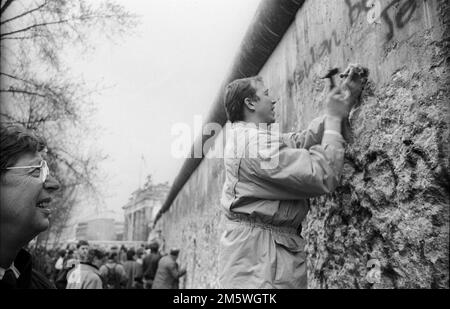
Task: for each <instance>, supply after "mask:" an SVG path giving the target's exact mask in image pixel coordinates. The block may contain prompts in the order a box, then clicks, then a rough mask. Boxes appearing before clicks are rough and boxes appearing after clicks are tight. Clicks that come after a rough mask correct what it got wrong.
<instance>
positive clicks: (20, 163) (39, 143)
mask: <svg viewBox="0 0 450 309" xmlns="http://www.w3.org/2000/svg"><path fill="white" fill-rule="evenodd" d="M45 149H46V148H45V141H44V140H43V139H42V138H40V137H38V136H37V135H36V134H35V133H34V132H31V131H29V130H27V129H25V128H24V127H22V126H3V125H1V126H0V214H1V215H0V289H51V288H55V286H54V285H53V284H52V283H51V282H50V281H49V280H48V279H47V278H45V277H44V276H43V275H42V274H41V273H39V272H37V271H36V270H34V269H33V267H32V257H31V255H30V253H28V252H27V251H26V250H25V249H23V248H24V247H26V246H27V244H28V243H29V242H30V241H31V240H32V239H33V238H35V237H36V236H37V235H39V233H41V232H43V231H45V230H46V229H47V228H48V227H49V217H50V214H51V212H52V206H53V205H52V199H53V197H54V193H55V192H56V191H57V190H58V189H59V183H58V181H57V180H56V179H55V178H54V177H53V176H52V175H51V174H50V171H49V167H48V165H47V161H45Z"/></svg>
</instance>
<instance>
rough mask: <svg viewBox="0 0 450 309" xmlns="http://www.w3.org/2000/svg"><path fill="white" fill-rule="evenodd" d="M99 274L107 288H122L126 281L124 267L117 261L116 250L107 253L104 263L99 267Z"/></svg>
mask: <svg viewBox="0 0 450 309" xmlns="http://www.w3.org/2000/svg"><path fill="white" fill-rule="evenodd" d="M100 274H101V275H102V277H103V281H104V283H105V288H107V289H122V288H124V287H125V286H126V284H127V282H128V277H127V275H126V273H125V269H124V268H123V266H122V265H121V264H119V263H117V253H116V252H111V253H110V254H109V256H108V260H107V261H106V264H104V265H102V266H101V267H100Z"/></svg>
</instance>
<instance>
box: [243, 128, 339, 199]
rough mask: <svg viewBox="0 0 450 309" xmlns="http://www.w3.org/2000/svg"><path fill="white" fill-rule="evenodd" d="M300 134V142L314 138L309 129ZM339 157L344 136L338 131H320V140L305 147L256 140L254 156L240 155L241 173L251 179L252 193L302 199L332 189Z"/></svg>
mask: <svg viewBox="0 0 450 309" xmlns="http://www.w3.org/2000/svg"><path fill="white" fill-rule="evenodd" d="M304 136H305V140H304V141H303V146H304V145H307V144H308V143H309V142H312V141H313V139H314V136H313V135H309V133H306V134H305V135H304ZM254 140H255V139H252V140H251V141H250V143H252V142H255V141H254ZM343 161H344V139H343V138H342V136H341V135H340V134H339V133H335V134H332V133H326V134H323V137H322V138H321V141H320V143H319V144H318V145H313V146H311V147H310V148H309V149H305V148H302V149H297V148H290V147H288V146H287V145H286V144H285V143H284V142H282V140H280V139H278V142H277V141H273V140H272V141H271V142H270V143H267V144H262V145H261V144H260V145H259V148H258V156H257V158H244V159H242V162H241V169H242V173H241V177H248V179H247V181H248V182H250V183H252V190H251V191H252V192H251V195H252V197H256V198H262V199H274V200H280V199H281V200H297V199H305V198H310V197H316V196H319V195H322V194H327V193H330V192H332V191H334V189H335V188H336V187H337V185H338V183H339V178H340V174H341V170H342V166H343Z"/></svg>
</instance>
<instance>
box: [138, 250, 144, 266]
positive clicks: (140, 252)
mask: <svg viewBox="0 0 450 309" xmlns="http://www.w3.org/2000/svg"><path fill="white" fill-rule="evenodd" d="M144 257H145V248H144V247H141V248H139V249H137V250H136V262H138V263H139V264H140V265H142V263H143V262H144Z"/></svg>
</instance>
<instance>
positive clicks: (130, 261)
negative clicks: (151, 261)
mask: <svg viewBox="0 0 450 309" xmlns="http://www.w3.org/2000/svg"><path fill="white" fill-rule="evenodd" d="M123 268H124V270H125V274H126V275H127V279H128V280H127V284H126V288H127V289H134V288H139V287H140V286H141V284H140V282H142V264H139V263H138V262H137V261H136V252H135V251H134V250H133V249H129V250H128V251H127V261H125V263H123Z"/></svg>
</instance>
